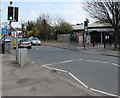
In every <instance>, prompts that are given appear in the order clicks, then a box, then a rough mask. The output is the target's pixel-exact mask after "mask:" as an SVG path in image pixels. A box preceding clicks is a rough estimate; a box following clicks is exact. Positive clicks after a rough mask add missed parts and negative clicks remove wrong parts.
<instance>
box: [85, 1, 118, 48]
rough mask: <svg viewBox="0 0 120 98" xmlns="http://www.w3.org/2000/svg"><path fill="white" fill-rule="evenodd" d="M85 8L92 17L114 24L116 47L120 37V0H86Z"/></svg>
mask: <svg viewBox="0 0 120 98" xmlns="http://www.w3.org/2000/svg"><path fill="white" fill-rule="evenodd" d="M84 9H85V10H86V11H87V12H88V13H89V15H90V16H91V17H92V18H94V19H96V20H97V21H99V22H101V23H107V24H109V25H111V26H112V28H113V29H114V48H115V49H116V48H117V41H118V38H119V37H120V32H119V30H120V0H118V2H117V1H116V2H114V0H104V1H100V2H86V5H85V6H84ZM119 39H120V38H119ZM119 43H120V40H119Z"/></svg>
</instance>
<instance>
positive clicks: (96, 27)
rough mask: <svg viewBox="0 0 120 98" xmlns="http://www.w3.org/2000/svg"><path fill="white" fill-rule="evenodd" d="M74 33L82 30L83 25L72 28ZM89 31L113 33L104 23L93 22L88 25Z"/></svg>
mask: <svg viewBox="0 0 120 98" xmlns="http://www.w3.org/2000/svg"><path fill="white" fill-rule="evenodd" d="M72 27H73V30H74V31H82V30H84V24H81V25H74V26H72ZM88 30H89V31H101V32H102V31H113V29H112V28H111V26H110V25H108V24H106V23H100V22H94V23H92V24H89V25H88Z"/></svg>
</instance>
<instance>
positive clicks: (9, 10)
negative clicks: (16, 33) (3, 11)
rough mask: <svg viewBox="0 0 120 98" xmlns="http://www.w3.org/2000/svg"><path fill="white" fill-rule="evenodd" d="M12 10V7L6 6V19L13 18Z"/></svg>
mask: <svg viewBox="0 0 120 98" xmlns="http://www.w3.org/2000/svg"><path fill="white" fill-rule="evenodd" d="M13 10H14V8H13V7H11V6H8V20H13Z"/></svg>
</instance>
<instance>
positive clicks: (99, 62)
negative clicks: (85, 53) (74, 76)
mask: <svg viewBox="0 0 120 98" xmlns="http://www.w3.org/2000/svg"><path fill="white" fill-rule="evenodd" d="M87 61H89V62H96V63H105V64H108V63H109V62H104V61H96V60H87Z"/></svg>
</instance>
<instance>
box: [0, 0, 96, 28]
mask: <svg viewBox="0 0 120 98" xmlns="http://www.w3.org/2000/svg"><path fill="white" fill-rule="evenodd" d="M12 1H13V0H12ZM33 1H34V2H33ZM9 2H10V0H2V2H1V21H2V23H3V22H8V20H7V9H8V6H9ZM12 6H14V7H19V21H18V22H13V23H12V25H13V26H14V27H20V26H21V24H22V23H25V22H26V21H28V20H33V21H35V20H36V19H37V18H38V17H39V15H40V14H41V13H45V14H48V15H49V16H51V17H62V18H63V19H64V20H66V21H67V22H69V23H70V24H77V23H83V22H84V21H85V20H86V18H88V19H89V20H90V22H93V21H94V20H93V19H91V18H90V17H89V15H88V14H87V12H86V11H85V10H84V9H83V6H84V2H81V1H80V0H74V2H73V0H72V1H70V0H67V1H66V2H65V0H64V1H63V0H60V1H57V0H52V1H50V0H44V1H43V0H32V1H30V0H29V1H28V0H24V1H22V0H14V1H13V5H12Z"/></svg>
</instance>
